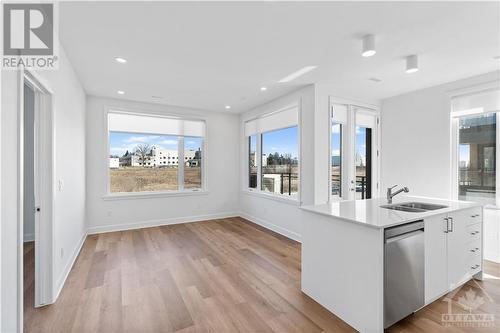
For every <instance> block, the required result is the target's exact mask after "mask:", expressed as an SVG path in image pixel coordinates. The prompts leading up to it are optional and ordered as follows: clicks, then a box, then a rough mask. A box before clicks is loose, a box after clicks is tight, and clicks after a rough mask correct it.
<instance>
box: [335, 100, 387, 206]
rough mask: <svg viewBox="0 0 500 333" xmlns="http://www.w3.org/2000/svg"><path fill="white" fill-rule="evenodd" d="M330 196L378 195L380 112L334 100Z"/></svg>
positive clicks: (363, 196) (343, 197) (363, 197)
mask: <svg viewBox="0 0 500 333" xmlns="http://www.w3.org/2000/svg"><path fill="white" fill-rule="evenodd" d="M330 129H331V131H330V198H331V199H333V200H335V199H344V200H354V199H369V198H372V197H376V196H377V194H378V164H379V163H378V113H377V111H376V110H374V109H370V108H366V107H361V106H357V105H353V104H349V103H337V102H335V101H331V124H330Z"/></svg>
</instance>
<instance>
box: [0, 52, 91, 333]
mask: <svg viewBox="0 0 500 333" xmlns="http://www.w3.org/2000/svg"><path fill="white" fill-rule="evenodd" d="M59 60H60V63H59V69H58V70H56V71H39V72H37V73H35V75H36V76H37V77H38V78H39V79H40V81H42V82H43V83H44V84H45V85H46V86H47V87H48V88H50V89H51V90H52V92H53V100H54V113H55V120H54V126H55V133H56V142H55V154H56V165H55V176H56V178H55V179H56V180H57V179H60V180H63V181H64V188H63V189H62V191H61V192H56V194H55V212H54V243H55V250H54V252H55V255H54V260H55V261H54V263H53V264H54V266H53V277H54V280H55V281H54V282H55V283H54V290H53V291H52V293H53V294H56V293H57V291H58V288H60V287H61V286H62V282H63V281H64V277H65V274H66V273H67V272H68V271H69V268H71V264H72V263H73V259H74V254H75V252H76V251H77V249H78V247H79V244H80V242H81V240H82V238H83V236H84V235H85V117H84V114H85V94H84V91H83V89H82V87H81V85H80V83H79V81H78V79H77V77H76V75H75V73H74V71H73V68H72V66H71V64H70V63H69V61H68V58H67V57H66V54H65V52H64V49H63V48H62V47H60V54H59ZM1 88H2V91H1V92H2V112H1V135H2V139H1V143H2V147H1V151H2V154H7V156H9V158H8V159H5V158H3V159H2V166H1V167H2V169H1V176H2V177H1V179H2V183H1V201H2V202H1V206H2V211H1V221H2V223H1V236H2V239H1V255H2V258H1V273H2V275H1V286H2V294H1V317H0V325H1V326H0V331H1V332H16V331H17V330H18V329H19V328H18V316H20V315H21V314H22V308H20V305H21V304H20V302H18V292H19V290H20V289H18V287H19V288H22V285H20V286H19V285H18V282H19V281H20V280H19V277H20V276H21V277H22V274H21V272H20V270H19V267H18V265H17V259H18V258H17V256H18V253H22V251H20V252H19V251H18V250H20V248H18V246H20V245H21V244H22V242H23V239H22V236H20V237H19V230H18V218H19V215H18V205H17V199H18V193H19V192H18V178H19V177H20V176H21V173H20V172H19V164H18V159H19V154H18V146H17V145H18V139H19V138H18V136H19V134H20V132H19V125H18V115H19V109H20V105H19V98H20V96H21V82H20V80H19V74H18V72H16V71H3V72H2V87H1ZM70 154H71V156H72V159H71V161H69V160H68V159H67V158H66V157H67V156H69V155H70ZM7 162H8V163H7ZM61 249H62V251H61ZM61 253H63V255H62V256H61ZM16 273H17V274H16ZM49 292H50V291H49ZM19 295H20V294H19Z"/></svg>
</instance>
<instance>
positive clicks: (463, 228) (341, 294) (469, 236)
mask: <svg viewBox="0 0 500 333" xmlns="http://www.w3.org/2000/svg"><path fill="white" fill-rule="evenodd" d="M414 202H417V203H420V204H422V205H423V206H424V207H426V205H427V206H428V207H433V205H440V207H438V206H435V207H433V210H430V209H429V210H424V209H418V208H414V209H411V207H412V205H411V204H408V203H414ZM401 204H406V206H408V207H409V208H408V210H409V211H404V210H400V209H403V208H404V207H403V208H400V206H399V205H401ZM386 205H387V201H386V199H383V198H377V199H368V200H356V201H354V200H353V201H339V202H333V203H328V204H321V205H312V206H303V207H301V208H302V209H301V213H300V214H301V220H302V226H303V232H302V235H303V236H302V291H303V292H304V293H306V294H307V295H309V296H310V297H311V298H313V299H314V300H316V301H317V302H318V303H320V304H321V305H323V306H324V307H325V308H327V309H328V310H329V311H331V312H332V313H334V314H335V315H337V316H338V317H340V318H341V319H342V320H344V321H345V322H347V323H348V324H349V325H351V326H352V327H354V328H355V329H357V330H358V331H361V332H383V330H384V328H385V327H386V326H387V320H384V319H387V318H384V312H387V311H384V303H387V302H386V301H385V300H384V299H385V297H387V295H386V296H384V295H385V292H389V291H390V290H389V289H391V288H393V287H394V285H395V284H396V283H393V282H394V281H397V280H395V279H397V278H398V276H397V275H399V273H401V274H400V278H401V279H408V277H409V276H410V277H411V276H412V274H413V275H414V273H415V272H412V271H413V268H412V267H410V268H408V267H404V266H403V265H402V266H401V268H402V270H401V271H400V272H398V271H397V269H396V271H394V267H393V268H392V270H391V272H392V275H391V277H390V279H392V280H390V279H389V280H388V281H392V282H391V283H389V284H387V283H386V282H385V279H384V277H385V275H386V270H385V268H386V264H387V262H386V261H387V253H386V250H385V245H386V241H385V239H386V238H387V234H388V232H389V231H391V230H395V229H397V228H399V227H398V226H403V227H404V226H406V225H408V226H410V225H411V224H412V222H416V221H417V223H420V225H421V226H422V227H421V230H420V232H422V235H421V239H422V244H421V247H422V251H421V256H422V258H420V260H421V263H422V264H421V266H422V269H421V274H422V283H421V285H422V288H421V289H422V290H421V293H422V295H421V297H422V306H424V305H426V304H429V303H431V302H433V301H434V300H436V299H438V298H439V297H441V296H443V295H445V294H446V293H448V292H449V291H451V290H453V289H455V288H457V287H458V286H460V285H462V284H463V283H465V282H467V281H468V280H470V279H471V278H473V277H474V278H479V279H480V278H481V277H482V275H481V274H482V207H481V206H480V205H479V204H476V203H471V202H462V201H448V200H440V199H432V198H423V197H414V196H401V197H398V198H397V199H396V198H395V199H394V202H393V203H392V204H391V207H386V208H384V207H381V206H386ZM394 206H398V207H394ZM416 207H418V206H416ZM441 207H442V208H441ZM405 209H406V208H405ZM413 224H415V223H413ZM404 256H407V254H404V255H403V257H404ZM403 259H404V258H403ZM415 269H416V268H415ZM408 271H410V273H411V274H408ZM394 273H395V274H394ZM410 282H411V281H410ZM384 284H385V285H384ZM385 289H387V290H385ZM403 296H404V295H403ZM401 299H404V297H401ZM385 305H387V304H385ZM416 310H417V309H415V311H416ZM391 324H392V323H391Z"/></svg>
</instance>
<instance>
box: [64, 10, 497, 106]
mask: <svg viewBox="0 0 500 333" xmlns="http://www.w3.org/2000/svg"><path fill="white" fill-rule="evenodd" d="M59 30H60V38H61V42H62V44H63V46H64V48H65V50H66V52H67V54H68V56H69V58H70V60H71V62H72V64H73V66H74V67H75V69H76V71H77V73H78V76H79V78H80V80H81V81H82V84H83V86H84V88H85V90H86V91H87V93H89V94H92V95H98V96H107V97H117V98H124V99H130V100H137V101H145V102H159V103H163V104H171V105H179V106H187V107H194V108H199V109H207V110H217V111H224V106H225V105H231V106H232V108H231V110H229V111H228V112H241V111H246V110H248V109H251V108H252V107H255V106H257V105H259V104H262V103H265V102H267V101H270V100H272V99H274V98H276V97H278V96H280V95H283V94H285V93H287V92H290V91H292V90H295V89H297V88H298V87H299V86H301V85H305V84H310V83H328V84H331V85H332V86H333V87H335V91H336V95H339V96H342V97H350V98H356V99H362V100H365V101H374V100H380V99H384V98H387V97H390V96H394V95H398V94H402V93H405V92H408V91H412V90H416V89H420V88H424V87H429V86H433V85H437V84H441V83H445V82H449V81H453V80H457V79H461V78H465V77H469V76H473V75H476V74H481V73H486V72H489V71H494V70H498V69H499V67H500V60H498V59H496V60H495V59H493V58H494V57H495V56H498V55H500V8H499V2H486V3H485V2H482V3H480V2H472V3H467V2H441V3H432V2H418V3H408V2H406V3H405V2H385V3H384V2H368V3H367V2H364V3H362V2H357V3H352V2H351V3H343V2H333V3H324V2H321V3H298V2H295V3H280V2H278V3H272V2H260V3H242V2H238V3H228V2H218V3H207V2H204V3H199V2H198V3H165V2H163V3H160V2H149V3H138V2H107V3H88V2H87V3H75V2H69V3H68V2H66V3H61V5H60V29H59ZM366 33H373V34H375V35H376V49H377V54H376V55H375V56H373V57H370V58H364V57H362V56H361V54H360V53H361V52H360V50H361V41H360V38H361V37H362V36H363V35H364V34H366ZM410 54H418V55H419V66H420V71H419V72H417V73H414V74H406V73H405V72H404V67H405V63H404V57H405V56H407V55H410ZM117 56H120V57H124V58H125V59H127V60H128V62H127V63H126V64H117V63H116V62H115V61H114V57H117ZM308 65H317V66H318V68H317V69H316V70H314V71H312V72H310V73H308V74H306V75H304V76H303V77H301V78H299V79H296V80H294V81H292V82H290V83H277V81H279V80H280V79H282V78H283V77H285V76H287V75H289V74H290V73H292V72H295V71H296V70H298V69H300V68H302V67H304V66H308ZM372 77H376V78H379V79H381V80H382V82H380V83H376V82H373V81H370V80H369V78H372ZM261 86H267V87H268V90H267V91H266V92H261V91H260V87H261ZM117 90H124V91H125V92H126V94H125V95H123V96H119V95H117V94H116V91H117ZM153 95H156V96H162V97H163V99H161V100H155V99H153V98H152V97H151V96H153Z"/></svg>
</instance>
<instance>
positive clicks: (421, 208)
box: [380, 202, 448, 213]
mask: <svg viewBox="0 0 500 333" xmlns="http://www.w3.org/2000/svg"><path fill="white" fill-rule="evenodd" d="M380 207H381V208H385V209H392V210H400V211H403V212H412V213H423V212H426V211H428V210H436V209H442V208H446V207H448V206H445V205H436V204H430V203H425V202H403V203H397V204H392V205H382V206H380Z"/></svg>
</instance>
